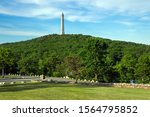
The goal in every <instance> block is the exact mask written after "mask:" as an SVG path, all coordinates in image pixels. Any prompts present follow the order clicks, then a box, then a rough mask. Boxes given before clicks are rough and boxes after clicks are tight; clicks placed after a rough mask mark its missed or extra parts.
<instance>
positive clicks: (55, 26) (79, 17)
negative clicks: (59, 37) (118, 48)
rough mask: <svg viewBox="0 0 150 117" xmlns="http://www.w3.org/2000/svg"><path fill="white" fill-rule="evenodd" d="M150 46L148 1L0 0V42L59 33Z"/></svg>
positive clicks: (149, 7)
mask: <svg viewBox="0 0 150 117" xmlns="http://www.w3.org/2000/svg"><path fill="white" fill-rule="evenodd" d="M62 12H64V14H65V33H67V34H86V35H92V36H96V37H104V38H109V39H112V40H121V41H129V42H136V43H143V44H148V45H150V0H1V1H0V43H7V42H16V41H23V40H28V39H31V38H35V37H39V36H43V35H46V34H54V33H55V34H59V33H60V15H61V13H62Z"/></svg>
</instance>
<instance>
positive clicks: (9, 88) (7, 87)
mask: <svg viewBox="0 0 150 117" xmlns="http://www.w3.org/2000/svg"><path fill="white" fill-rule="evenodd" d="M54 87H62V88H63V87H68V88H69V87H77V88H86V87H88V88H89V87H90V86H87V85H80V84H67V83H48V82H39V83H26V84H11V85H3V86H0V92H17V91H23V90H33V89H41V88H54ZM92 87H93V86H92Z"/></svg>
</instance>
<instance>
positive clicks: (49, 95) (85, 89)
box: [0, 82, 150, 100]
mask: <svg viewBox="0 0 150 117" xmlns="http://www.w3.org/2000/svg"><path fill="white" fill-rule="evenodd" d="M0 99H1V100H8V99H9V100H120V99H121V100H150V90H148V89H132V88H115V87H96V86H86V85H79V84H52V83H46V82H41V83H27V84H13V85H3V86H0Z"/></svg>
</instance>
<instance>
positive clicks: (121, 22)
mask: <svg viewBox="0 0 150 117" xmlns="http://www.w3.org/2000/svg"><path fill="white" fill-rule="evenodd" d="M115 23H119V24H122V25H126V26H134V25H136V24H135V22H132V21H128V20H118V21H115Z"/></svg>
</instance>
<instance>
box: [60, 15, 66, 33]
mask: <svg viewBox="0 0 150 117" xmlns="http://www.w3.org/2000/svg"><path fill="white" fill-rule="evenodd" d="M60 28H61V32H60V34H61V35H63V34H65V30H64V28H65V27H64V14H63V13H62V14H61V27H60Z"/></svg>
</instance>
